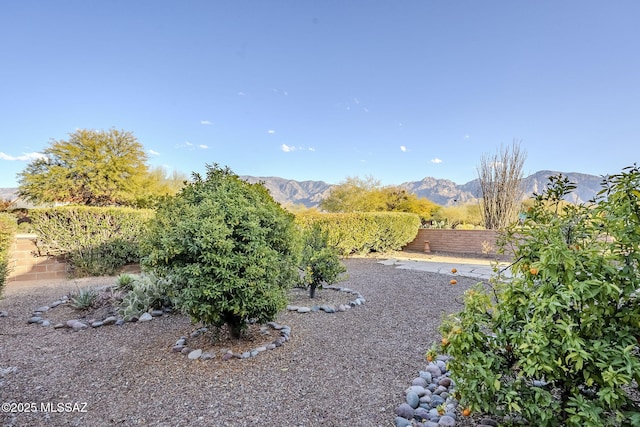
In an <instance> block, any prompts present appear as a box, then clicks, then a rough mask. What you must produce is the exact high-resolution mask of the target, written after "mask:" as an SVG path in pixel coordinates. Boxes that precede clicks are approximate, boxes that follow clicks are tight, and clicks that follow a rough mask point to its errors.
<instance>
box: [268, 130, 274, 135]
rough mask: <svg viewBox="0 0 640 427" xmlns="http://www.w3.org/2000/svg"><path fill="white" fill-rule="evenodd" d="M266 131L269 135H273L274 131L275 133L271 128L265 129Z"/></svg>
mask: <svg viewBox="0 0 640 427" xmlns="http://www.w3.org/2000/svg"><path fill="white" fill-rule="evenodd" d="M267 133H268V134H269V135H273V134H274V133H276V131H275V130H273V129H269V130H268V131H267Z"/></svg>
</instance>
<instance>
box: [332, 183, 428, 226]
mask: <svg viewBox="0 0 640 427" xmlns="http://www.w3.org/2000/svg"><path fill="white" fill-rule="evenodd" d="M320 208H322V209H323V210H325V211H327V212H407V213H415V214H418V215H419V216H420V217H421V218H423V219H428V218H430V217H431V216H432V215H433V213H434V212H435V211H436V210H437V208H438V205H436V204H435V203H433V202H431V201H430V200H428V199H425V198H419V197H418V196H416V195H415V194H413V193H410V192H408V191H407V190H405V189H403V188H401V187H399V186H382V185H381V184H380V181H378V180H375V179H374V178H373V177H371V176H369V177H367V178H365V179H361V178H357V177H356V178H354V177H348V178H347V179H346V180H345V181H344V182H342V183H340V184H338V185H336V186H334V187H333V188H332V189H331V192H330V194H329V196H328V197H326V198H325V199H324V200H322V202H321V203H320Z"/></svg>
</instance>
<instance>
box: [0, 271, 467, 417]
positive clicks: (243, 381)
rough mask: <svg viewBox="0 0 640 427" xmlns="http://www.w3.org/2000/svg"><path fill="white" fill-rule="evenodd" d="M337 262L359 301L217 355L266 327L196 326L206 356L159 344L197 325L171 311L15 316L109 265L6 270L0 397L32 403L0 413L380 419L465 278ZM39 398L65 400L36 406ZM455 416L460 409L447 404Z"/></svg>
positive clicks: (291, 320) (340, 299)
mask: <svg viewBox="0 0 640 427" xmlns="http://www.w3.org/2000/svg"><path fill="white" fill-rule="evenodd" d="M345 265H346V267H347V274H348V279H347V280H346V281H343V282H340V283H338V284H337V285H338V286H342V287H348V288H350V289H353V290H355V291H358V292H360V293H362V295H363V296H364V297H365V298H366V304H363V305H358V306H356V307H354V308H352V309H350V310H347V311H345V312H338V313H334V314H328V313H325V312H323V311H318V312H309V313H297V312H292V311H284V312H282V313H281V314H280V315H279V317H278V319H277V320H276V321H277V323H279V324H281V325H287V326H289V327H291V336H290V340H289V341H288V342H286V343H285V344H284V345H282V346H281V347H278V348H275V349H273V350H268V351H264V352H262V353H260V354H259V355H258V356H256V357H251V358H247V359H237V358H231V359H229V360H223V359H222V355H223V354H221V353H220V349H221V348H233V351H234V352H235V351H244V350H246V349H248V348H251V347H255V346H259V345H264V344H267V343H269V342H271V341H273V339H274V338H275V337H276V336H277V335H276V334H275V333H274V332H273V331H272V332H270V335H266V332H265V331H264V330H263V331H260V330H259V329H256V328H252V329H250V330H249V338H248V340H247V341H248V342H246V343H244V344H242V343H238V342H231V341H230V339H227V338H225V336H224V334H222V335H221V337H220V338H219V339H220V340H223V341H222V342H214V343H210V342H208V341H207V339H206V337H208V336H210V335H207V334H205V336H201V337H198V338H197V339H196V340H198V344H199V345H202V346H207V345H209V346H210V347H211V350H212V353H214V357H213V358H212V359H210V360H206V361H203V360H190V359H189V358H188V357H186V356H185V355H182V354H179V353H176V352H174V351H172V347H173V346H174V344H175V343H176V340H177V339H178V338H180V337H181V336H187V337H189V335H190V334H191V333H192V332H193V331H195V330H197V329H199V328H200V327H202V325H198V324H192V323H191V322H190V320H189V318H188V317H187V316H183V315H180V314H175V313H172V314H165V315H162V316H159V317H155V318H154V319H153V320H152V321H148V322H137V323H125V324H123V325H121V326H106V327H99V328H91V327H89V328H87V329H84V330H80V331H78V332H73V331H72V330H71V329H69V328H62V329H53V327H52V326H50V327H45V326H42V325H37V324H28V323H27V321H28V319H29V317H30V316H32V313H33V311H34V310H35V309H36V308H37V307H40V306H44V305H48V304H50V303H51V302H53V301H55V300H57V299H58V298H60V297H61V296H63V295H65V294H68V293H70V292H72V291H77V289H78V288H84V287H86V286H89V285H94V286H96V287H99V286H105V285H113V284H115V282H116V279H115V278H113V277H107V278H104V277H101V278H86V279H79V280H76V281H73V280H72V281H68V282H62V283H58V284H56V285H55V286H53V285H47V284H46V283H43V284H42V285H37V286H35V285H31V286H27V287H21V285H20V284H19V283H10V284H8V285H7V286H6V288H5V292H4V298H3V299H2V300H0V311H6V312H7V313H8V316H7V317H2V318H0V348H1V349H2V350H1V352H0V396H1V398H0V401H1V402H2V403H6V402H9V403H16V404H31V403H35V404H36V405H37V409H38V412H36V413H33V412H30V413H27V412H22V413H0V421H1V423H0V424H1V425H2V426H40V425H44V424H45V423H47V424H49V425H55V426H105V425H127V426H128V425H145V426H156V425H167V426H169V425H171V426H189V425H219V426H228V425H233V426H255V425H265V426H336V427H337V426H347V425H348V426H391V425H394V418H395V412H394V410H395V408H396V407H397V405H398V404H399V403H401V402H403V401H404V399H405V393H404V391H405V390H406V389H407V387H408V386H409V385H410V384H411V380H412V379H413V378H415V377H416V376H417V374H418V372H419V371H420V370H423V369H424V368H425V365H426V362H425V360H424V354H425V351H426V350H427V349H428V348H429V346H430V345H431V343H432V342H435V341H439V340H440V338H441V336H440V333H439V332H438V327H439V325H440V322H441V320H442V317H443V313H450V312H456V311H459V310H461V309H462V308H463V305H462V294H463V293H464V291H465V290H466V289H468V288H469V287H471V286H473V285H474V284H476V283H477V282H478V280H477V279H472V278H465V277H459V278H458V280H457V284H456V285H455V286H453V285H451V284H450V282H449V279H450V277H448V276H446V275H440V274H435V273H430V272H423V271H414V270H401V269H396V268H395V267H393V266H385V265H382V264H380V263H379V262H378V261H377V260H375V259H347V260H345ZM291 295H292V297H291V298H292V301H291V303H292V304H294V303H295V304H296V305H303V303H305V304H308V305H313V304H324V303H327V304H329V303H331V304H340V303H348V301H349V300H350V298H349V296H346V295H343V293H342V292H335V291H332V290H327V289H325V290H320V291H319V292H318V293H317V297H316V299H317V300H318V301H313V300H309V299H308V298H307V297H306V294H305V293H304V292H302V294H301V293H300V292H297V290H296V289H294V290H292V292H291ZM305 299H306V301H305ZM323 301H324V302H323ZM66 305H67V304H65V306H58V307H56V308H55V309H52V310H51V312H50V313H47V317H48V318H52V320H53V322H52V325H53V323H55V322H65V321H66V320H68V319H70V317H68V316H69V315H72V314H70V313H71V310H72V309H71V308H70V307H67V306H66ZM56 313H58V314H56ZM81 315H82V314H81V312H76V317H80V316H81ZM56 316H62V317H61V318H60V319H58V318H56ZM64 316H67V317H64ZM63 317H64V318H63ZM189 339H190V340H191V338H189ZM224 340H226V341H224ZM261 340H263V341H264V342H261ZM189 344H191V341H190V342H189ZM243 345H244V346H246V347H242V346H243ZM238 346H240V347H238ZM241 347H242V348H241ZM204 349H205V350H206V348H204ZM48 403H52V404H53V407H54V408H58V407H60V405H58V404H68V405H67V406H64V405H63V406H62V410H61V411H58V412H51V411H49V412H41V411H40V409H41V404H45V405H46V404H48ZM74 404H77V405H74ZM56 405H57V406H56ZM67 409H70V410H68V411H67ZM456 425H457V426H466V425H474V423H473V421H472V420H471V419H470V418H465V417H462V416H459V417H458V421H457V423H456Z"/></svg>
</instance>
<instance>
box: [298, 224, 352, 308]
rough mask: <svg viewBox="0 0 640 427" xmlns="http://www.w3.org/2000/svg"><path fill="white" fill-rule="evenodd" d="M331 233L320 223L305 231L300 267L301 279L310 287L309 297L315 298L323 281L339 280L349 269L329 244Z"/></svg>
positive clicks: (328, 282) (305, 285)
mask: <svg viewBox="0 0 640 427" xmlns="http://www.w3.org/2000/svg"><path fill="white" fill-rule="evenodd" d="M328 239H329V233H328V232H327V231H326V230H322V228H321V227H320V225H319V224H313V225H312V226H311V228H309V229H307V230H304V231H303V248H302V259H301V264H300V269H301V270H302V275H301V277H300V280H301V282H302V284H303V285H304V287H308V288H309V297H310V298H313V297H314V296H315V292H316V289H317V288H321V287H322V284H323V283H327V284H332V283H335V282H336V281H338V279H339V277H340V274H342V273H344V272H345V271H347V269H346V268H345V266H344V265H342V263H341V262H340V259H339V258H338V253H337V251H336V249H335V248H334V247H333V246H330V245H329V244H328Z"/></svg>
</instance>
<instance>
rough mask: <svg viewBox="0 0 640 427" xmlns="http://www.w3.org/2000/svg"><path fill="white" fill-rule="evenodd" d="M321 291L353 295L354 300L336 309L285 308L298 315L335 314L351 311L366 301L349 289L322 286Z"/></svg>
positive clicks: (294, 306)
mask: <svg viewBox="0 0 640 427" xmlns="http://www.w3.org/2000/svg"><path fill="white" fill-rule="evenodd" d="M322 289H330V290H333V291H338V292H345V293H348V294H351V295H355V296H356V299H354V300H352V301H349V303H348V304H340V305H339V306H338V307H334V306H331V305H314V306H312V307H304V306H302V307H301V306H297V305H288V306H287V310H288V311H295V312H298V313H309V312H318V311H324V312H325V313H335V312H344V311H347V310H349V309H351V308H352V307H356V306H358V305H362V304H364V303H365V302H366V300H365V299H364V297H363V296H362V294H361V293H360V292H358V291H354V290H352V289H349V288H342V287H340V286H323V287H322Z"/></svg>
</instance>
